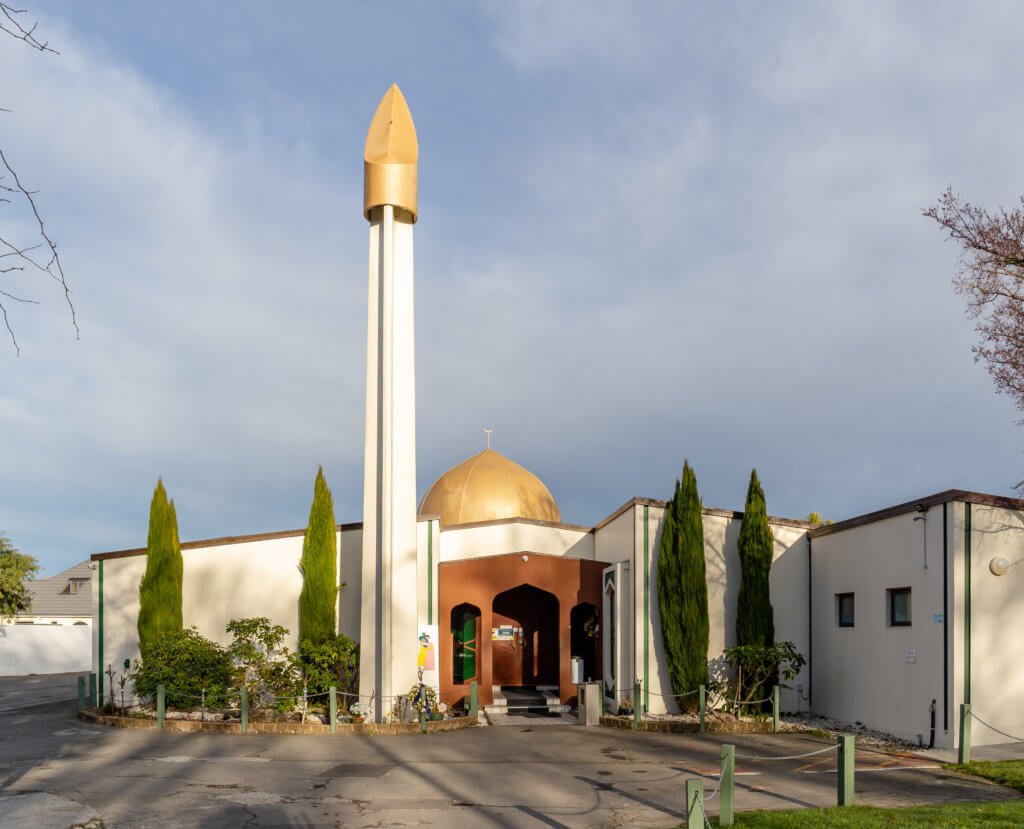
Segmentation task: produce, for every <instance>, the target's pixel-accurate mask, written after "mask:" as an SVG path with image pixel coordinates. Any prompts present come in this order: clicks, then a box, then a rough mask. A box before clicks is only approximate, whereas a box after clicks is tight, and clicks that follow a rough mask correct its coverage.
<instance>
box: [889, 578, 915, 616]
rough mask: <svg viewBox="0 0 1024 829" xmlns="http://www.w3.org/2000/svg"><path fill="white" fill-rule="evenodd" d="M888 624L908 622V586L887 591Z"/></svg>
mask: <svg viewBox="0 0 1024 829" xmlns="http://www.w3.org/2000/svg"><path fill="white" fill-rule="evenodd" d="M889 624H890V625H909V624H910V588H909V587H901V588H899V589H897V590H890V591H889Z"/></svg>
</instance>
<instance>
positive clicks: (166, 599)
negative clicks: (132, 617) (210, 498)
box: [138, 479, 184, 659]
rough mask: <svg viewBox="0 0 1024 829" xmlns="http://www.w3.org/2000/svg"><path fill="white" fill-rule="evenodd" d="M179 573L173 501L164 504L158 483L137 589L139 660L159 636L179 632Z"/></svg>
mask: <svg viewBox="0 0 1024 829" xmlns="http://www.w3.org/2000/svg"><path fill="white" fill-rule="evenodd" d="M183 572H184V564H183V562H182V558H181V544H180V542H179V540H178V516H177V513H176V512H175V509H174V501H173V500H172V501H168V500H167V491H166V490H165V489H164V482H163V481H162V480H159V479H158V480H157V482H156V489H155V490H154V491H153V500H152V502H151V503H150V507H149V535H148V537H147V539H146V573H145V575H144V576H143V577H142V583H141V584H140V585H139V617H138V631H139V651H140V652H141V653H142V656H143V659H145V657H146V655H147V653H148V651H149V648H150V647H151V646H152V644H153V643H154V642H155V641H156V640H157V639H158V638H160V636H161V635H162V634H164V633H167V632H168V631H178V630H181V628H182V621H181V585H182V577H183Z"/></svg>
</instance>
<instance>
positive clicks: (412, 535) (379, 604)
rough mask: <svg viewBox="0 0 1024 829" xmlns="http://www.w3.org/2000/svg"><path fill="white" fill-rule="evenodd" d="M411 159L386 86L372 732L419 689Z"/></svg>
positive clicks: (371, 613)
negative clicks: (396, 702) (413, 688)
mask: <svg viewBox="0 0 1024 829" xmlns="http://www.w3.org/2000/svg"><path fill="white" fill-rule="evenodd" d="M418 157H419V145H418V143H417V140H416V128H415V127H414V126H413V122H412V114H411V113H410V112H409V106H408V104H406V102H405V98H404V97H402V93H401V91H400V90H399V89H398V87H397V86H392V87H391V89H389V90H388V91H387V94H386V95H385V96H384V99H383V100H382V101H381V102H380V106H379V107H378V108H377V112H376V114H375V115H374V116H373V121H372V122H371V123H370V130H369V132H368V133H367V135H366V149H365V152H364V160H365V167H364V200H363V213H364V215H365V216H366V218H367V219H368V220H369V222H370V291H369V299H370V302H369V317H368V320H367V323H368V324H367V340H366V342H367V349H366V445H365V471H364V479H363V584H362V619H361V624H360V636H359V639H360V666H361V667H360V672H359V696H360V703H361V704H362V706H363V708H364V710H366V711H367V714H368V715H370V716H372V718H373V720H375V721H376V722H381V721H382V720H383V719H384V717H385V716H387V714H388V713H389V712H390V710H391V708H392V705H393V703H394V697H395V696H396V695H398V694H401V693H404V692H406V691H408V690H409V688H410V687H411V686H412V684H413V683H414V682H415V681H416V655H417V650H418V643H417V641H416V633H417V628H416V618H417V617H416V594H417V590H416V372H415V344H414V337H413V246H412V226H413V224H414V223H415V221H416V212H417V209H416V208H417V200H416V190H417V160H418ZM370 700H372V702H371V701H370ZM368 702H370V705H369V709H368V710H367V703H368ZM371 712H372V714H371Z"/></svg>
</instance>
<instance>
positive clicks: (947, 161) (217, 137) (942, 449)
mask: <svg viewBox="0 0 1024 829" xmlns="http://www.w3.org/2000/svg"><path fill="white" fill-rule="evenodd" d="M30 14H31V15H32V16H33V17H34V18H35V19H38V20H39V30H40V31H41V32H42V36H43V37H44V38H46V39H49V41H50V43H51V45H52V46H54V47H55V48H56V49H58V50H59V51H60V54H59V55H52V54H40V53H38V52H33V51H31V50H29V49H27V48H25V47H23V46H22V45H21V44H18V43H16V42H15V41H13V40H10V39H4V40H0V79H2V80H0V106H2V107H4V108H7V109H9V110H11V111H10V112H7V113H0V147H2V148H3V150H4V152H5V153H6V154H7V156H8V157H9V159H10V160H11V161H12V163H13V164H14V165H15V166H16V167H17V169H18V172H19V173H20V175H21V177H22V179H23V180H24V181H25V182H26V184H27V185H28V186H29V187H31V188H32V189H33V190H35V191H37V196H36V198H37V201H38V203H39V206H40V209H41V210H42V212H43V214H44V216H45V218H46V221H47V228H48V230H49V232H50V233H51V235H52V236H53V237H54V238H55V239H56V240H57V241H58V243H59V245H60V250H61V255H62V258H63V262H64V269H65V272H66V274H67V277H68V280H69V282H70V284H71V287H72V290H73V292H74V293H73V297H74V303H75V307H76V310H77V314H78V318H79V323H80V326H81V338H80V339H78V340H76V339H75V333H74V329H73V327H72V325H71V322H70V318H69V314H68V312H67V308H66V306H64V305H63V304H62V303H63V297H62V295H61V294H60V293H59V290H58V288H57V287H56V286H55V284H53V283H48V282H47V281H45V280H42V279H39V278H36V277H32V278H31V279H30V278H29V277H28V276H23V277H20V278H21V279H22V280H23V281H22V282H14V281H11V280H12V279H16V278H19V277H14V278H9V281H8V282H7V283H6V284H7V285H8V286H9V287H15V286H16V287H18V289H19V290H25V289H30V291H29V292H30V294H31V295H32V296H34V298H36V299H38V300H40V302H41V304H40V305H38V306H18V307H16V308H13V309H11V310H10V313H11V323H12V325H13V327H14V328H15V331H16V333H17V336H18V340H19V344H20V346H21V355H20V356H17V355H16V354H15V352H14V349H13V347H10V346H9V345H8V344H7V343H5V342H2V341H0V472H2V474H0V533H3V534H5V535H7V536H8V537H9V538H10V539H11V541H12V543H13V544H14V545H15V546H16V547H17V548H19V549H20V550H22V551H24V552H27V553H31V554H32V555H34V556H36V557H37V558H38V559H39V561H40V563H41V565H42V566H43V569H44V571H45V572H46V573H48V574H53V573H56V572H58V571H59V570H61V569H63V568H65V567H68V566H70V565H72V564H74V563H76V562H78V561H81V560H82V559H85V558H86V557H88V556H89V555H90V554H91V553H95V552H101V551H108V550H117V549H124V548H130V547H138V546H144V544H145V540H146V529H147V524H148V513H149V502H150V499H151V497H152V492H153V487H154V486H155V484H156V480H157V478H158V477H160V476H162V478H163V481H164V483H165V485H166V486H167V489H168V492H169V494H170V496H171V497H173V498H174V500H175V504H176V506H177V513H178V519H179V524H180V535H181V537H182V539H183V540H189V539H202V538H210V537H216V536H222V535H239V534H248V533H258V532H268V531H274V530H281V529H294V528H299V527H302V526H304V525H305V523H306V520H307V517H308V514H309V506H310V502H311V498H312V489H313V480H314V477H315V475H316V470H317V467H318V465H321V464H322V465H323V468H324V472H325V475H326V476H327V480H328V483H329V484H330V486H331V489H332V491H333V494H334V504H335V514H336V517H337V520H338V521H339V522H342V521H358V520H360V518H361V510H362V491H361V490H362V452H363V445H362V443H363V441H362V438H363V416H364V411H363V407H364V393H365V391H364V382H365V378H364V373H365V358H366V311H367V308H366V302H367V299H366V291H367V253H368V231H367V224H366V221H365V219H364V218H363V217H362V213H361V209H362V150H363V143H364V140H365V136H366V129H367V127H368V126H369V123H370V119H371V117H372V115H373V113H374V110H375V109H376V107H377V104H378V103H379V101H380V99H381V97H382V96H383V94H384V93H385V91H386V90H387V89H388V87H389V86H390V85H391V84H392V83H395V82H397V83H398V84H399V86H400V87H401V89H402V91H403V92H404V94H405V97H406V99H407V101H408V103H409V106H410V108H411V110H412V113H413V117H414V119H415V122H416V128H417V132H418V136H419V142H420V217H419V222H418V223H417V225H416V230H415V234H416V298H415V302H416V344H417V355H416V359H417V377H416V382H417V388H416V395H417V437H418V449H417V458H416V463H417V479H418V486H419V492H420V494H421V495H422V493H424V492H425V491H426V489H427V487H428V486H429V485H430V483H431V482H432V481H433V480H434V479H435V478H436V477H437V476H438V475H440V474H441V473H442V472H444V471H445V469H447V468H449V467H451V466H453V465H455V464H456V463H458V462H460V461H462V460H463V459H465V458H467V457H469V456H470V455H472V454H475V453H476V452H478V451H479V450H480V449H482V448H483V447H484V441H485V437H484V433H483V429H484V428H485V427H489V428H493V430H494V432H493V446H494V448H495V449H497V450H499V451H500V452H502V453H504V454H505V455H507V456H509V457H510V458H512V459H513V460H515V461H517V462H519V463H521V464H523V465H524V466H526V467H527V468H529V469H531V470H532V471H533V472H535V473H536V474H537V475H538V476H540V478H541V479H542V480H543V481H544V482H545V483H546V484H547V485H548V487H549V488H550V489H551V491H552V494H553V495H554V497H555V499H556V500H557V502H558V504H559V506H560V508H561V512H562V518H563V520H564V521H567V522H570V523H576V524H586V525H589V524H592V523H595V522H597V521H599V520H600V519H601V518H603V517H604V516H606V515H608V514H609V513H610V512H612V511H613V510H614V509H616V508H617V507H618V506H620V505H621V504H622V503H624V502H625V501H627V500H628V499H630V498H632V497H634V496H642V497H654V498H664V497H668V496H669V495H670V494H671V492H672V487H673V483H674V480H675V478H676V477H677V476H678V475H679V474H680V469H681V466H682V463H683V459H684V458H688V459H689V461H690V463H691V464H692V465H693V466H694V468H695V470H696V473H697V479H698V485H699V489H700V494H701V497H702V499H703V502H704V503H705V505H707V506H713V507H722V508H733V509H742V507H743V502H744V497H745V494H746V488H747V482H748V478H749V475H750V471H751V469H752V468H754V467H756V468H757V471H758V474H759V477H760V478H761V481H762V483H763V485H764V488H765V492H766V496H767V502H768V509H769V512H770V513H772V514H775V515H781V516H787V517H796V518H800V517H804V516H806V515H807V514H808V513H809V512H810V511H812V510H815V511H818V512H820V513H822V514H823V515H825V516H826V517H828V518H831V519H835V520H839V519H842V518H845V517H850V516H853V515H857V514H860V513H863V512H867V511H870V510H872V509H877V508H880V507H884V506H887V505H891V504H894V503H898V502H902V501H906V500H911V499H913V498H916V497H920V496H923V495H926V494H929V493H933V492H938V491H941V490H944V489H948V488H953V487H956V488H963V489H972V490H979V491H983V492H991V493H995V494H999V495H1012V494H1013V492H1014V490H1013V487H1014V484H1016V482H1017V481H1019V480H1020V479H1021V478H1024V431H1022V429H1021V427H1019V426H1017V425H1016V422H1017V420H1018V418H1019V413H1018V412H1017V410H1016V409H1015V408H1014V406H1013V405H1012V402H1011V401H1010V400H1008V399H1007V398H1005V397H999V396H997V395H996V394H995V393H994V389H993V385H992V382H991V380H990V378H989V377H988V375H987V374H986V372H985V370H984V367H983V366H982V365H980V364H976V363H975V362H974V361H973V357H972V353H971V347H972V345H973V344H974V343H975V342H976V334H975V332H974V324H975V323H974V321H972V320H970V319H968V318H967V317H965V315H964V313H963V302H962V299H961V298H960V297H958V296H957V295H956V294H955V293H954V291H953V288H952V285H951V280H952V277H953V276H954V274H955V272H956V269H957V267H958V263H959V256H958V251H957V249H956V248H955V247H954V246H953V245H952V244H951V243H949V242H947V241H946V240H945V238H944V237H943V235H942V233H941V231H940V230H939V228H938V227H937V226H936V225H935V224H934V222H931V221H930V220H927V219H925V218H923V217H922V216H921V212H922V210H923V209H924V208H926V207H928V206H929V205H931V204H934V202H935V201H936V200H937V198H938V197H939V195H940V194H941V192H942V191H943V190H944V189H945V188H946V187H947V186H952V187H953V188H954V190H956V191H957V192H959V193H960V194H961V195H963V196H964V197H966V198H969V199H970V200H972V201H977V202H981V203H984V204H986V205H990V206H995V205H1000V204H1002V205H1011V204H1013V203H1014V202H1016V200H1017V199H1018V198H1019V196H1020V195H1021V193H1022V192H1024V165H1022V162H1021V154H1020V147H1021V146H1022V144H1024V110H1022V109H1021V107H1019V106H1018V105H1017V102H1019V101H1020V100H1022V99H1024V50H1021V49H1020V42H1019V32H1020V30H1021V28H1022V25H1024V6H1021V5H1020V4H1019V3H1012V2H1007V3H984V2H981V3H974V4H969V5H964V4H962V3H944V2H939V3H928V4H922V3H916V2H915V3H911V2H874V3H872V2H865V3H857V4H849V3H775V4H762V3H754V2H751V3H719V4H711V5H710V6H709V5H707V4H678V3H671V2H666V3H655V2H650V3H644V4H631V3H624V2H623V3H611V2H598V1H596V0H587V2H578V3H572V2H539V1H538V2H529V1H527V0H524V1H523V2H518V3H504V2H482V3H469V2H456V3H447V4H440V5H438V4H423V3H411V2H410V3H388V4H382V3H374V4H336V3H327V2H323V3H305V4H281V3H270V2H246V3H241V2H224V3H215V4H211V3H201V2H187V1H186V0H183V2H177V3H173V4H171V3H164V4H155V3H146V4H141V3H134V2H127V1H126V0H125V1H124V2H110V1H108V2H103V3H100V2H95V0H50V1H49V2H47V3H45V4H42V3H34V4H32V6H31V7H30ZM29 232H30V227H29V225H28V223H27V217H26V215H25V213H24V211H23V210H21V209H20V208H19V207H18V205H16V204H15V205H8V206H5V205H2V204H0V236H3V235H19V234H20V235H22V236H25V235H27V234H28V233H29Z"/></svg>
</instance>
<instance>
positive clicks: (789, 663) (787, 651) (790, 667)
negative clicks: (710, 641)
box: [716, 642, 807, 709]
mask: <svg viewBox="0 0 1024 829" xmlns="http://www.w3.org/2000/svg"><path fill="white" fill-rule="evenodd" d="M722 661H723V662H724V663H725V664H726V665H728V666H729V667H730V668H732V669H733V670H735V672H736V675H735V677H733V678H731V679H729V680H726V681H725V682H724V683H722V684H720V685H719V687H718V688H717V689H716V690H717V691H718V692H719V693H721V694H722V695H723V696H724V697H725V698H726V701H728V700H730V699H731V700H732V701H733V704H734V705H736V707H737V709H738V707H739V704H740V703H751V702H754V701H756V700H757V699H758V694H759V693H761V692H765V691H766V689H767V688H768V684H769V681H770V680H774V679H776V678H778V679H782V680H785V681H787V682H788V681H789V680H791V679H792V678H793V677H795V676H796V675H797V673H799V671H800V669H801V668H802V667H803V666H804V665H806V664H807V660H805V659H804V657H803V655H802V654H801V653H799V652H798V651H797V649H796V645H795V644H794V643H793V642H777V643H775V644H774V645H734V646H733V647H731V648H726V649H725V652H724V654H723V657H722Z"/></svg>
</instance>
